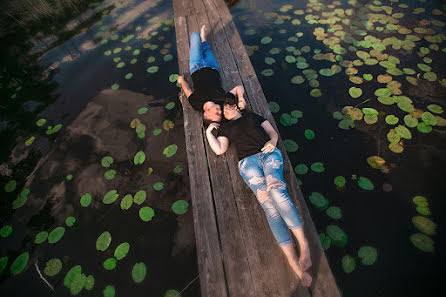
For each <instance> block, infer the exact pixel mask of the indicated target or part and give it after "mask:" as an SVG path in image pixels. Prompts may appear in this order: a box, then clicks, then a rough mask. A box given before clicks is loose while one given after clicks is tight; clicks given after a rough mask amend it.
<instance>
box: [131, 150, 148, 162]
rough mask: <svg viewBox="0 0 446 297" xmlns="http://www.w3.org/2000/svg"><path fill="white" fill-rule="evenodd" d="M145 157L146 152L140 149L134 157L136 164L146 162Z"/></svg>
mask: <svg viewBox="0 0 446 297" xmlns="http://www.w3.org/2000/svg"><path fill="white" fill-rule="evenodd" d="M145 159H146V154H144V152H143V151H139V152H137V153H136V155H135V157H134V158H133V162H134V163H135V165H141V164H142V163H144V161H145Z"/></svg>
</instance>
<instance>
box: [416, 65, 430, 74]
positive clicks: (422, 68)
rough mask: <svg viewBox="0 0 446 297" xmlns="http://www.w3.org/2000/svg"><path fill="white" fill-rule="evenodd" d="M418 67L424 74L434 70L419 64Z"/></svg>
mask: <svg viewBox="0 0 446 297" xmlns="http://www.w3.org/2000/svg"><path fill="white" fill-rule="evenodd" d="M417 66H418V68H420V69H421V70H422V71H424V72H429V71H431V70H432V68H431V67H430V66H428V65H426V64H417Z"/></svg>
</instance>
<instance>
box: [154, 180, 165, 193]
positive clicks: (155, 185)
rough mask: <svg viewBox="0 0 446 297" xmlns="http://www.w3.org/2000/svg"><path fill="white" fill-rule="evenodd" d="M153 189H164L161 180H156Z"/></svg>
mask: <svg viewBox="0 0 446 297" xmlns="http://www.w3.org/2000/svg"><path fill="white" fill-rule="evenodd" d="M153 189H154V190H155V191H161V190H162V189H164V183H163V182H156V183H155V184H153Z"/></svg>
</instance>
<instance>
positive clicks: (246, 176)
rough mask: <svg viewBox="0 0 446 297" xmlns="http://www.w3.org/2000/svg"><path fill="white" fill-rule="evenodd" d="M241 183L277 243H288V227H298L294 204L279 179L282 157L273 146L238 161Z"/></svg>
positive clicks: (280, 178) (280, 177)
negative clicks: (261, 209) (254, 202)
mask: <svg viewBox="0 0 446 297" xmlns="http://www.w3.org/2000/svg"><path fill="white" fill-rule="evenodd" d="M238 169H239V172H240V175H241V176H242V178H243V180H244V181H245V183H246V184H247V185H248V186H249V187H250V188H251V190H252V191H253V192H254V194H255V195H256V197H257V200H258V201H259V203H260V205H261V206H262V208H263V210H264V211H265V214H266V218H267V220H268V223H269V226H270V227H271V231H272V232H273V234H274V237H275V238H276V240H277V242H278V243H279V245H287V244H291V243H292V242H293V241H292V238H291V234H290V231H289V229H297V228H300V227H302V222H301V220H300V218H299V215H298V213H297V210H296V207H295V205H294V204H293V202H292V201H291V198H290V196H289V194H288V192H287V190H286V184H285V182H284V181H283V157H282V153H281V152H280V150H278V149H277V148H276V149H275V150H274V151H273V152H271V153H266V154H264V153H262V152H260V153H257V154H255V155H252V156H249V157H246V158H244V159H242V160H240V161H239V162H238Z"/></svg>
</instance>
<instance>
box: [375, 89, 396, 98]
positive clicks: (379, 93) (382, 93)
mask: <svg viewBox="0 0 446 297" xmlns="http://www.w3.org/2000/svg"><path fill="white" fill-rule="evenodd" d="M391 95H392V92H390V90H389V89H387V88H379V89H377V90H375V96H377V97H389V96H391Z"/></svg>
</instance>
